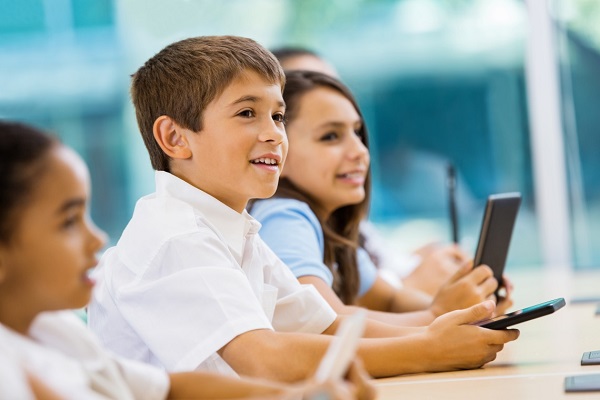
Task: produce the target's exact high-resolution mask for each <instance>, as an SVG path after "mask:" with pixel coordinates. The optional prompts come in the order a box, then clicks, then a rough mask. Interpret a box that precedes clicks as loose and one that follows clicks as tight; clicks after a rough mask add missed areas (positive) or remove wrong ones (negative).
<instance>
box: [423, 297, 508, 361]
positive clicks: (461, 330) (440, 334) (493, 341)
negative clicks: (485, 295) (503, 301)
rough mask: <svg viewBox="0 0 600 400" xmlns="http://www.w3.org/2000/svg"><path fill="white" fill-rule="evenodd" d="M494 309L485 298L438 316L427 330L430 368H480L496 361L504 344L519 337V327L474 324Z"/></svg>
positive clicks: (486, 317) (427, 357) (486, 316)
mask: <svg viewBox="0 0 600 400" xmlns="http://www.w3.org/2000/svg"><path fill="white" fill-rule="evenodd" d="M494 309H495V305H494V302H493V301H490V300H486V301H484V302H482V303H479V304H476V305H474V306H472V307H470V308H467V309H465V310H457V311H452V312H449V313H447V314H444V315H442V316H440V317H438V318H437V319H436V320H435V321H433V323H431V325H429V327H428V328H427V330H426V332H425V337H426V340H427V341H428V343H427V345H426V346H424V348H425V349H426V352H427V354H426V355H424V356H425V357H426V359H427V360H430V361H429V364H430V365H429V367H428V368H427V370H428V371H431V372H434V371H447V370H452V369H468V368H479V367H481V366H482V365H484V364H486V363H488V362H490V361H493V360H494V359H495V358H496V353H498V352H499V351H500V350H502V348H503V347H504V343H507V342H510V341H513V340H515V339H517V338H518V337H519V331H518V330H517V329H506V330H492V329H486V328H481V327H478V326H474V325H471V324H473V323H474V322H477V321H481V320H484V319H488V318H490V317H491V316H492V314H493V312H494Z"/></svg>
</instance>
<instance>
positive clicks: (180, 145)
mask: <svg viewBox="0 0 600 400" xmlns="http://www.w3.org/2000/svg"><path fill="white" fill-rule="evenodd" d="M152 132H153V133H154V139H155V140H156V143H158V145H159V146H160V148H161V149H162V151H164V152H165V154H166V155H168V156H169V157H171V158H178V159H187V158H190V157H191V156H192V151H191V149H190V147H189V142H188V140H187V137H186V130H185V129H183V128H181V127H180V126H179V125H177V124H176V123H175V121H173V120H172V119H171V118H170V117H168V116H166V115H161V116H160V117H158V118H157V119H156V121H154V126H153V128H152Z"/></svg>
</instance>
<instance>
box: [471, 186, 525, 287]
mask: <svg viewBox="0 0 600 400" xmlns="http://www.w3.org/2000/svg"><path fill="white" fill-rule="evenodd" d="M520 204H521V194H520V193H516V192H514V193H500V194H493V195H491V196H489V197H488V200H487V203H486V206H485V212H484V215H483V221H482V223H481V233H480V234H479V243H478V244H477V250H476V251H475V258H474V259H473V265H474V266H475V267H477V266H479V265H481V264H485V265H488V266H489V267H490V268H491V269H492V271H494V278H496V280H497V281H498V290H499V289H500V288H501V287H502V284H503V282H502V274H503V273H504V266H505V264H506V257H507V255H508V248H509V246H510V238H511V236H512V232H513V227H514V225H515V220H516V219H517V212H518V211H519V205H520ZM498 290H496V293H495V294H496V297H498V295H499V293H498Z"/></svg>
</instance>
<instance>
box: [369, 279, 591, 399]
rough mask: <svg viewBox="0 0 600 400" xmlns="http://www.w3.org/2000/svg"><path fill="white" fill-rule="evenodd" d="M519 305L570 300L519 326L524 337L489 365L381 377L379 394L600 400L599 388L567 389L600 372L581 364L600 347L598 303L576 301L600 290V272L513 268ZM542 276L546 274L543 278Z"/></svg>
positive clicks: (382, 395) (422, 397) (427, 396)
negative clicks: (570, 379)
mask: <svg viewBox="0 0 600 400" xmlns="http://www.w3.org/2000/svg"><path fill="white" fill-rule="evenodd" d="M510 275H511V278H512V280H513V282H514V283H515V295H514V298H515V307H514V309H519V308H523V307H527V306H530V305H533V304H536V303H541V302H543V301H546V300H551V299H553V298H556V297H564V298H565V299H566V300H567V305H566V306H565V307H564V308H563V309H561V310H559V311H557V312H556V313H555V314H552V315H549V316H546V317H542V318H539V319H537V320H533V321H528V322H525V323H523V324H520V325H518V326H517V328H519V330H520V331H521V336H520V337H519V339H518V340H517V341H515V342H511V343H509V344H507V345H506V346H505V348H504V350H503V351H502V352H500V353H499V354H498V358H497V359H496V360H495V361H493V362H491V363H489V364H487V365H486V366H485V367H484V368H481V369H477V370H468V371H454V372H443V373H435V374H415V375H406V376H400V377H395V378H386V379H378V380H376V381H375V385H376V386H377V390H378V393H379V397H378V398H379V399H383V400H387V399H390V400H391V399H394V400H396V399H461V400H463V399H503V400H504V399H510V400H516V399H527V400H529V399H544V400H546V399H562V398H565V399H577V400H579V399H600V392H596V393H586V394H584V393H565V392H564V378H565V376H568V375H574V374H583V373H600V365H597V366H581V365H580V362H581V355H582V354H583V352H585V351H591V350H600V316H595V310H596V303H584V304H570V302H569V300H570V299H571V298H573V297H574V296H591V295H596V296H599V295H600V271H598V272H593V273H592V272H586V273H576V274H567V273H564V272H559V271H545V272H542V271H539V270H538V271H528V272H523V273H513V272H511V273H510ZM540 275H542V277H541V279H540Z"/></svg>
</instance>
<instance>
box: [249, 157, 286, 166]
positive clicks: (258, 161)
mask: <svg viewBox="0 0 600 400" xmlns="http://www.w3.org/2000/svg"><path fill="white" fill-rule="evenodd" d="M250 162H251V163H252V164H266V165H279V161H278V160H276V159H274V158H267V157H261V158H255V159H254V160H250Z"/></svg>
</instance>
